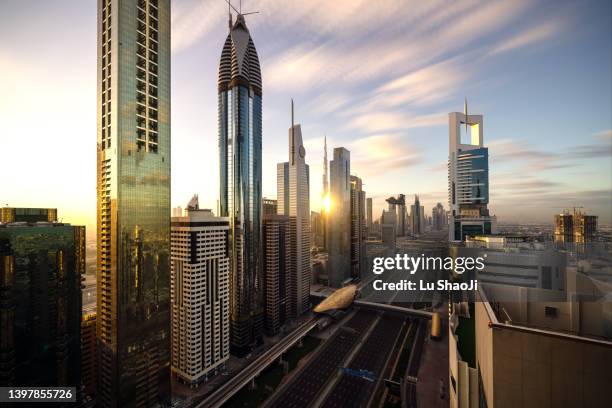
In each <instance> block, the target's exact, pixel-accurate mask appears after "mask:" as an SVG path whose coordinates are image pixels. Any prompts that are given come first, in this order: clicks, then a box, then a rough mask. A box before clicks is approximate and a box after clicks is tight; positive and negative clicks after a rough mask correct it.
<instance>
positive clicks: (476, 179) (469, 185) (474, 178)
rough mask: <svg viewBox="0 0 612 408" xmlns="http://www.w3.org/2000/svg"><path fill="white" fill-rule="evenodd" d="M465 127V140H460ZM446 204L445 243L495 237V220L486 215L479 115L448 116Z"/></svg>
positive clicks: (486, 156) (486, 170)
mask: <svg viewBox="0 0 612 408" xmlns="http://www.w3.org/2000/svg"><path fill="white" fill-rule="evenodd" d="M463 125H465V127H466V132H465V133H466V134H465V135H464V136H465V138H466V139H467V136H469V140H462V138H461V128H462V126H463ZM448 202H449V206H450V222H449V231H448V236H449V241H463V240H465V237H466V236H468V235H476V234H491V233H495V228H496V225H495V224H496V218H495V216H491V215H490V214H489V209H488V207H487V206H488V204H489V150H488V148H486V147H485V146H484V143H483V117H482V115H468V114H467V104H466V112H464V113H460V112H451V113H449V152H448Z"/></svg>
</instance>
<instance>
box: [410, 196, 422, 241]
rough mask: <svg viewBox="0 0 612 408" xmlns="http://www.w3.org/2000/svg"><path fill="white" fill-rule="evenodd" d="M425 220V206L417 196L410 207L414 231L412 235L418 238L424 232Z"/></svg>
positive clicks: (411, 225)
mask: <svg viewBox="0 0 612 408" xmlns="http://www.w3.org/2000/svg"><path fill="white" fill-rule="evenodd" d="M424 218H425V217H424V214H423V206H422V205H421V202H420V201H419V196H418V195H416V194H415V196H414V204H412V205H411V206H410V228H411V229H412V235H415V236H418V235H421V234H422V233H423V232H424V227H425V226H424V225H423V224H424V223H423V220H424Z"/></svg>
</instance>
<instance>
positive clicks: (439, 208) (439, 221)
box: [431, 203, 448, 231]
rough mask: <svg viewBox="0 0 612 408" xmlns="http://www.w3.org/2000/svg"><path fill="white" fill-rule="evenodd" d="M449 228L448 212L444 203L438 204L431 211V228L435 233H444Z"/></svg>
mask: <svg viewBox="0 0 612 408" xmlns="http://www.w3.org/2000/svg"><path fill="white" fill-rule="evenodd" d="M447 226H448V220H447V218H446V210H445V209H444V206H443V205H442V203H438V204H436V206H435V207H434V208H432V210H431V227H432V229H433V230H434V231H442V230H443V229H445V228H446V227H447Z"/></svg>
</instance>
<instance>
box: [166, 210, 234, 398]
mask: <svg viewBox="0 0 612 408" xmlns="http://www.w3.org/2000/svg"><path fill="white" fill-rule="evenodd" d="M171 228H172V253H171V284H170V287H171V309H172V373H173V375H175V376H176V378H178V379H179V381H181V382H183V383H185V384H187V385H189V386H191V387H196V386H198V385H199V384H200V383H201V382H202V381H204V380H206V379H207V378H208V377H209V376H211V375H214V374H215V373H216V372H217V371H219V370H220V369H223V368H224V366H225V362H226V361H227V359H228V358H229V257H228V248H227V236H228V229H229V224H228V220H227V218H225V217H215V216H214V215H213V214H212V212H211V211H210V210H200V209H199V208H198V205H197V204H195V205H193V204H192V205H190V206H189V207H188V208H187V210H186V213H185V215H184V216H180V217H172V227H171Z"/></svg>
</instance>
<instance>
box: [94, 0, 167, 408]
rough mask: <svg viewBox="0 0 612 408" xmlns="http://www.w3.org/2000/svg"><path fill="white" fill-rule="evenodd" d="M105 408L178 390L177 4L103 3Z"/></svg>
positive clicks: (158, 0)
mask: <svg viewBox="0 0 612 408" xmlns="http://www.w3.org/2000/svg"><path fill="white" fill-rule="evenodd" d="M97 164H98V169H97V170H98V171H97V173H98V180H97V182H98V186H97V187H98V189H97V190H98V229H97V245H98V291H97V303H98V318H97V338H98V341H99V344H100V359H99V362H100V364H99V374H100V376H99V383H98V403H99V405H100V406H105V407H106V406H112V407H115V406H136V407H140V406H155V405H157V404H158V403H159V402H164V401H167V400H168V399H169V393H170V363H169V360H170V357H169V351H170V321H169V296H170V281H169V279H170V278H169V276H170V273H169V272H170V263H169V262H170V261H169V254H170V0H123V1H117V0H99V1H98V163H97Z"/></svg>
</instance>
